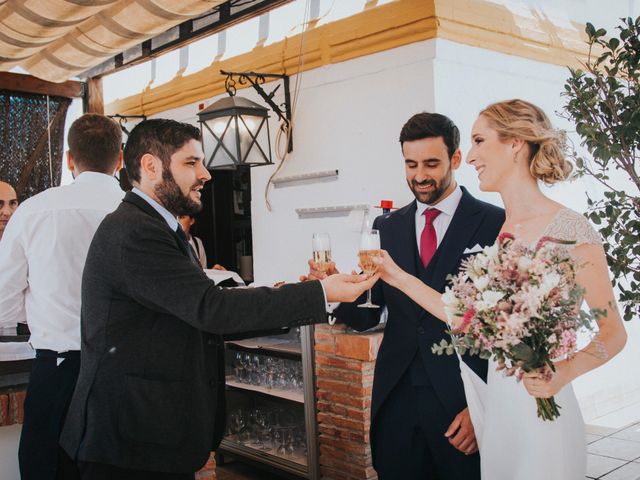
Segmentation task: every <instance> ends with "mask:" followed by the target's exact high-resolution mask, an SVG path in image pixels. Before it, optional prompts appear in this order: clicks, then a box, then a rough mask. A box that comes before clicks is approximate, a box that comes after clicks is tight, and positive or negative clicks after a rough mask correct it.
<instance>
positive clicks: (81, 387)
mask: <svg viewBox="0 0 640 480" xmlns="http://www.w3.org/2000/svg"><path fill="white" fill-rule="evenodd" d="M324 320H326V307H325V300H324V294H323V292H322V287H321V285H320V284H319V282H308V283H304V284H294V285H284V286H283V287H281V288H279V289H270V288H251V289H220V288H218V287H216V286H215V285H214V283H213V282H212V281H211V280H209V279H208V278H207V277H206V275H205V274H204V273H203V271H202V269H201V268H200V267H199V266H198V265H196V264H195V263H193V262H191V260H190V259H189V254H188V252H187V250H186V248H185V245H184V244H183V243H182V242H181V241H180V239H179V238H178V236H177V235H176V234H175V232H172V231H171V229H170V228H169V226H168V225H167V223H166V221H165V220H164V219H163V218H162V217H161V216H160V215H159V214H158V213H157V212H156V211H155V210H154V209H153V208H152V207H151V206H150V205H149V204H148V203H147V202H146V201H144V200H143V199H141V198H140V197H139V196H137V195H135V194H134V193H131V192H129V193H127V194H126V196H125V198H124V201H123V203H122V204H121V205H120V206H119V207H118V209H117V210H116V211H115V212H114V213H112V214H110V215H108V216H107V217H106V218H105V220H104V221H103V222H102V224H101V225H100V227H99V228H98V230H97V232H96V234H95V237H94V239H93V242H92V244H91V247H90V249H89V254H88V256H87V261H86V265H85V269H84V274H83V279H82V347H81V369H80V376H79V379H78V383H77V385H76V390H75V393H74V396H73V399H72V402H71V406H70V408H69V414H68V416H67V420H66V423H65V426H64V430H63V433H62V437H61V444H62V446H63V448H64V449H65V450H66V452H67V453H68V454H69V455H70V456H71V457H72V458H75V459H77V460H79V461H85V462H97V463H105V464H110V465H115V466H117V467H121V468H128V469H139V470H151V471H160V472H177V473H180V472H195V471H197V470H198V469H199V468H200V467H201V466H202V465H203V464H204V463H205V462H206V460H207V458H208V456H209V453H210V452H211V451H212V450H213V449H215V448H216V447H217V445H218V444H219V442H220V439H221V437H222V434H223V431H224V404H221V403H220V402H221V399H222V398H223V396H222V393H223V391H224V369H223V368H221V362H220V361H219V354H220V349H221V348H222V342H221V340H220V337H219V336H220V335H225V334H234V333H240V332H248V331H256V330H264V329H275V328H279V327H287V326H298V325H305V324H310V323H317V322H322V321H324Z"/></svg>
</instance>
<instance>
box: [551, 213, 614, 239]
mask: <svg viewBox="0 0 640 480" xmlns="http://www.w3.org/2000/svg"><path fill="white" fill-rule="evenodd" d="M544 235H545V236H547V237H553V238H557V239H560V240H569V241H575V242H576V245H583V244H597V245H600V244H602V237H601V236H600V234H599V233H598V232H597V231H596V229H595V228H593V226H592V225H591V223H589V220H587V218H586V217H585V216H584V215H582V214H581V213H578V212H576V211H574V210H571V209H570V208H563V209H562V210H560V211H559V212H558V214H557V215H556V216H555V218H554V219H553V220H552V221H551V223H550V224H549V226H548V227H547V229H546V231H545V234H544Z"/></svg>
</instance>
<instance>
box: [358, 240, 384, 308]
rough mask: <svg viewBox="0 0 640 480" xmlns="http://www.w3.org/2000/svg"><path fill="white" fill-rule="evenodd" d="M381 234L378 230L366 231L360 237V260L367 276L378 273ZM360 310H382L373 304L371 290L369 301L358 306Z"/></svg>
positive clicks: (368, 294)
mask: <svg viewBox="0 0 640 480" xmlns="http://www.w3.org/2000/svg"><path fill="white" fill-rule="evenodd" d="M380 254H381V251H380V232H379V231H378V230H373V229H371V230H368V229H365V230H363V231H362V233H361V235H360V251H359V252H358V258H359V259H360V268H362V271H363V272H364V273H366V274H373V273H375V272H376V270H377V268H378V266H377V265H376V263H375V261H374V258H375V257H378V256H380ZM358 307H360V308H380V307H379V305H376V304H374V303H373V302H371V289H369V290H367V301H366V302H365V303H362V304H360V305H358Z"/></svg>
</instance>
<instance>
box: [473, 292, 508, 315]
mask: <svg viewBox="0 0 640 480" xmlns="http://www.w3.org/2000/svg"><path fill="white" fill-rule="evenodd" d="M502 297H504V293H502V292H496V291H494V290H486V291H484V292H482V300H479V301H477V302H476V310H478V311H479V312H482V311H484V310H489V309H490V308H493V307H495V306H496V304H497V303H498V302H499V301H500V300H502Z"/></svg>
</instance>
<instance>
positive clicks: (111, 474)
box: [78, 462, 195, 480]
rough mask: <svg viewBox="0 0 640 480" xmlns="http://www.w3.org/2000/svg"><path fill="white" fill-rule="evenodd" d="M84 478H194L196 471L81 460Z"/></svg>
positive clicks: (83, 479) (148, 479) (94, 479)
mask: <svg viewBox="0 0 640 480" xmlns="http://www.w3.org/2000/svg"><path fill="white" fill-rule="evenodd" d="M78 468H79V469H80V477H81V478H82V480H194V478H195V473H161V472H149V471H146V470H128V469H125V468H118V467H114V466H113V465H105V464H103V463H93V462H80V463H79V464H78Z"/></svg>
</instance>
